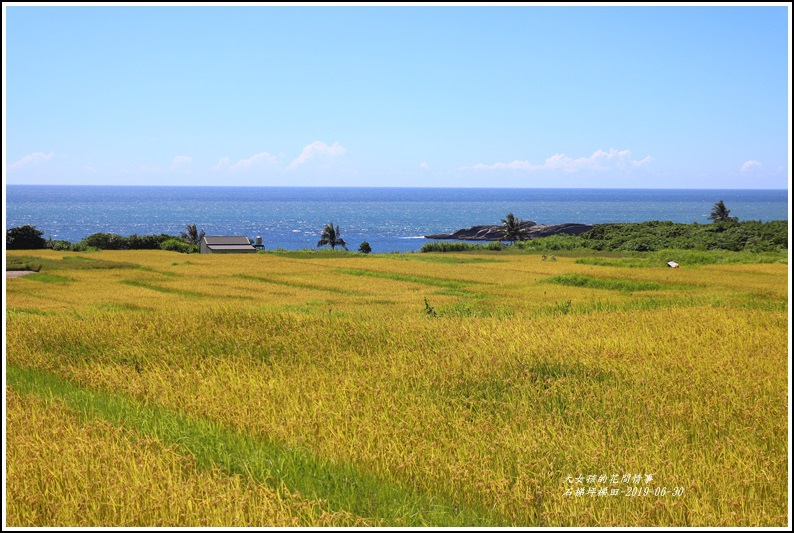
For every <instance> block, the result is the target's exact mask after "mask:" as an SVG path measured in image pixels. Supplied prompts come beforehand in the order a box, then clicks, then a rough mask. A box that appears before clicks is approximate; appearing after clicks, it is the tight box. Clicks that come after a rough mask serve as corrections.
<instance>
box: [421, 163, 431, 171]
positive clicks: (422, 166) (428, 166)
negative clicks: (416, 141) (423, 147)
mask: <svg viewBox="0 0 794 533" xmlns="http://www.w3.org/2000/svg"><path fill="white" fill-rule="evenodd" d="M419 168H423V169H425V170H427V169H428V168H430V165H428V164H427V161H424V162H422V163H419Z"/></svg>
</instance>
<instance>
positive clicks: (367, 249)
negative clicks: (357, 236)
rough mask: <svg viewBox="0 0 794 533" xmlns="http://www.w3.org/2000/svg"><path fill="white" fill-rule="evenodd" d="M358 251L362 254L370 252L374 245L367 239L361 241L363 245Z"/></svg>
mask: <svg viewBox="0 0 794 533" xmlns="http://www.w3.org/2000/svg"><path fill="white" fill-rule="evenodd" d="M358 251H359V252H361V253H362V254H368V253H370V252H371V251H372V247H371V246H370V245H369V243H368V242H367V241H364V242H362V243H361V246H359V247H358Z"/></svg>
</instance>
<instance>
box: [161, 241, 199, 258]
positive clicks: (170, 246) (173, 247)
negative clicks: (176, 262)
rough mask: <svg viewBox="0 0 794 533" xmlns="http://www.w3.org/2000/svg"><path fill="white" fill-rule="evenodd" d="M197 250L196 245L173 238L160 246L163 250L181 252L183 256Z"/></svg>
mask: <svg viewBox="0 0 794 533" xmlns="http://www.w3.org/2000/svg"><path fill="white" fill-rule="evenodd" d="M195 248H196V247H195V246H194V245H192V244H188V243H186V242H185V241H183V240H182V239H178V238H176V237H171V238H170V239H167V240H165V241H163V242H162V243H161V244H160V249H161V250H167V251H169V252H181V253H183V254H189V253H192V252H195Z"/></svg>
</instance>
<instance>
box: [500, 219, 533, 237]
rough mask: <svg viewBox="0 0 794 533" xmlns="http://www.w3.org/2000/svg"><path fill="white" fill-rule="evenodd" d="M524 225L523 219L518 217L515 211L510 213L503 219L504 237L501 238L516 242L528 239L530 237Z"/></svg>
mask: <svg viewBox="0 0 794 533" xmlns="http://www.w3.org/2000/svg"><path fill="white" fill-rule="evenodd" d="M522 225H523V222H522V221H521V219H518V218H516V217H515V215H513V213H508V214H507V216H506V217H505V218H503V219H502V238H501V239H500V240H503V241H512V242H515V241H523V240H524V239H526V238H527V237H528V235H527V229H526V228H524V227H522Z"/></svg>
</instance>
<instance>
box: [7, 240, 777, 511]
mask: <svg viewBox="0 0 794 533" xmlns="http://www.w3.org/2000/svg"><path fill="white" fill-rule="evenodd" d="M7 258H8V259H9V261H11V260H12V259H16V260H18V262H23V263H26V264H36V265H40V267H41V268H40V272H39V274H32V275H29V276H26V277H23V278H19V279H9V280H7V319H6V330H7V381H6V394H7V400H6V408H7V411H8V421H7V423H8V439H7V447H8V454H7V463H8V472H7V494H6V497H7V505H8V507H7V519H8V524H9V525H18V526H28V525H39V526H41V525H49V526H66V525H130V526H131V525H137V526H141V525H352V524H360V525H364V524H376V525H402V524H405V525H520V526H535V525H560V526H565V525H569V526H574V525H601V526H607V525H615V526H651V525H671V526H686V525H689V526H709V525H711V526H714V525H732V526H740V525H757V526H760V525H765V526H771V525H777V526H780V525H785V524H786V521H787V514H786V513H787V503H788V502H787V485H786V483H787V478H788V473H787V470H786V463H787V453H788V450H787V434H788V422H787V364H788V363H787V357H788V354H787V310H788V300H787V265H786V264H779V263H770V264H752V263H747V264H711V265H709V264H703V265H698V266H690V265H688V264H687V263H686V262H684V261H680V262H681V263H682V265H683V266H682V268H679V269H668V268H666V267H663V266H660V265H658V263H653V262H651V263H643V262H642V261H633V262H631V261H629V262H630V263H631V264H627V265H625V266H624V265H623V264H622V263H623V261H624V259H632V258H631V257H628V258H627V257H624V256H615V255H611V256H609V255H601V256H598V257H596V256H594V255H593V254H592V252H590V253H589V254H584V253H582V252H581V251H578V252H575V255H574V253H571V256H566V255H565V252H560V253H559V254H558V255H557V256H556V257H555V259H556V261H548V260H546V261H544V260H543V258H542V257H541V256H540V255H538V254H526V253H518V254H510V253H507V254H506V253H504V252H486V251H483V252H480V253H476V254H454V255H452V254H446V255H445V254H403V255H380V256H360V255H357V254H336V255H334V254H322V255H318V256H313V255H312V254H305V253H304V254H301V253H297V254H292V255H291V254H256V255H247V256H199V255H181V254H175V253H171V252H163V251H115V252H113V251H103V252H98V253H93V254H76V253H70V252H53V251H37V252H32V251H28V252H9V253H8V256H7ZM779 259H780V258H779ZM626 266H631V267H632V268H626ZM580 474H581V475H583V476H584V479H583V481H582V482H581V483H579V482H577V481H576V480H575V479H574V478H576V477H577V476H579V475H580ZM648 474H651V475H652V476H653V478H652V480H649V482H648V483H647V484H646V482H645V481H646V476H647V475H648ZM590 475H593V476H596V479H595V480H593V481H589V480H587V476H590ZM613 475H616V476H617V480H618V481H617V483H613V480H614V479H615V478H613V477H612V476H613ZM626 475H630V478H629V481H628V482H626V481H624V479H625V476H626ZM637 475H640V476H641V478H642V479H641V480H637V481H635V479H636V477H635V476H637ZM569 476H570V478H571V479H574V480H573V482H571V481H569V480H568V479H567V478H568V477H569ZM601 476H606V479H603V478H602V479H601V480H599V479H598V478H600V477H601ZM578 488H583V489H585V491H584V495H582V496H577V495H576V490H577V489H578ZM602 488H605V489H607V490H608V491H609V490H612V489H617V490H618V491H619V493H618V495H616V496H612V495H609V494H610V493H609V492H608V493H607V495H603V493H601V494H602V495H599V492H598V491H599V489H602ZM646 488H647V489H649V492H648V494H647V495H646V494H645V493H644V490H645V489H646ZM568 489H570V490H571V492H572V493H571V494H570V495H567V493H566V490H568ZM589 489H596V490H595V491H594V492H593V494H588V492H587V491H588V490H589ZM662 489H665V493H664V496H662V495H661V492H662ZM638 490H639V495H636V494H637V491H638ZM674 490H675V494H676V495H673V491H674ZM681 490H683V494H680V492H681Z"/></svg>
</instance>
